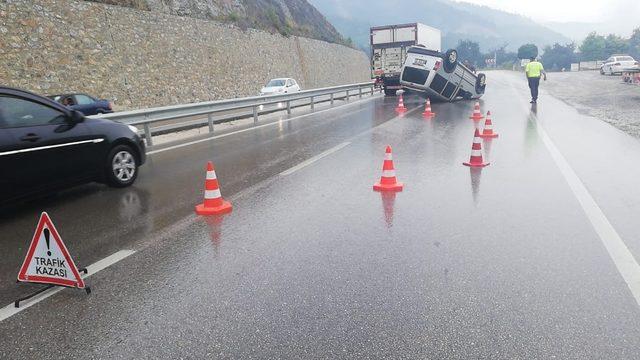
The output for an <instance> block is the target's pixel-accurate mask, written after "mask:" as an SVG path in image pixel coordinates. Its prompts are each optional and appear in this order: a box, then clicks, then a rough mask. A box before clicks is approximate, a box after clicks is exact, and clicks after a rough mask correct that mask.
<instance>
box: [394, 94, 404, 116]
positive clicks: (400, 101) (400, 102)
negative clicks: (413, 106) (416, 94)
mask: <svg viewBox="0 0 640 360" xmlns="http://www.w3.org/2000/svg"><path fill="white" fill-rule="evenodd" d="M396 111H397V112H405V111H407V108H406V107H404V98H403V97H402V94H400V95H399V96H398V106H396Z"/></svg>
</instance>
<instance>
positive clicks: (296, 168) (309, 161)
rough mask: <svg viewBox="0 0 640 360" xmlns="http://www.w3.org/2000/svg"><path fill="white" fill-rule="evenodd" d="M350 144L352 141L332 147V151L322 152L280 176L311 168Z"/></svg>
mask: <svg viewBox="0 0 640 360" xmlns="http://www.w3.org/2000/svg"><path fill="white" fill-rule="evenodd" d="M349 144H351V142H350V141H347V142H343V143H342V144H340V145H337V146H334V147H332V148H331V149H329V150H327V151H324V152H321V153H320V154H318V155H316V156H314V157H312V158H309V159H307V160H305V161H303V162H301V163H300V164H298V165H296V166H294V167H292V168H289V169H288V170H285V171H283V172H281V173H280V176H287V175H291V174H293V173H294V172H296V171H298V170H300V169H302V168H305V167H307V166H309V165H311V164H313V163H314V162H316V161H318V160H320V159H322V158H323V157H325V156H328V155H331V154H333V153H334V152H336V151H338V150H340V149H342V148H343V147H345V146H347V145H349Z"/></svg>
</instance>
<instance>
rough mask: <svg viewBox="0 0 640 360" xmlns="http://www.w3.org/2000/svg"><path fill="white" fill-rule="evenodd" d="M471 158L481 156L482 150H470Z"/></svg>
mask: <svg viewBox="0 0 640 360" xmlns="http://www.w3.org/2000/svg"><path fill="white" fill-rule="evenodd" d="M471 156H482V150H471Z"/></svg>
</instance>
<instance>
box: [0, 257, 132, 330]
mask: <svg viewBox="0 0 640 360" xmlns="http://www.w3.org/2000/svg"><path fill="white" fill-rule="evenodd" d="M133 254H135V251H134V250H120V251H118V252H117V253H115V254H112V255H110V256H107V257H106V258H104V259H102V260H99V261H98V262H96V263H93V264H91V265H89V266H87V271H88V274H87V275H84V276H82V278H83V279H86V278H88V277H90V276H91V275H93V274H95V273H97V272H99V271H101V270H104V269H106V268H108V267H109V266H111V265H113V264H115V263H117V262H119V261H121V260H123V259H125V258H127V257H129V256H131V255H133ZM64 289H66V288H64V287H53V288H51V289H49V290H47V291H44V292H42V293H40V294H38V295H37V296H35V297H33V298H31V299H29V300H25V301H24V302H23V303H21V304H20V307H19V308H16V307H15V306H14V304H13V303H11V304H9V305H7V306H5V307H3V308H2V309H0V322H1V321H3V320H6V319H8V318H10V317H12V316H13V315H15V314H17V313H19V312H21V311H23V310H26V309H28V308H30V307H31V306H33V305H35V304H37V303H39V302H40V301H42V300H45V299H47V298H49V297H51V296H53V295H55V294H57V293H59V292H60V291H62V290H64Z"/></svg>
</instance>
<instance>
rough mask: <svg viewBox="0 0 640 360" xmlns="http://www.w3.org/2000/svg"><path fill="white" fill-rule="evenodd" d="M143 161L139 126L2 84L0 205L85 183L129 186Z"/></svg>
mask: <svg viewBox="0 0 640 360" xmlns="http://www.w3.org/2000/svg"><path fill="white" fill-rule="evenodd" d="M144 162H145V145H144V142H143V141H142V139H141V138H140V136H139V135H138V132H137V129H136V128H135V127H133V126H130V125H125V124H121V123H118V122H114V121H110V120H104V119H94V118H87V117H85V116H84V115H83V114H82V113H81V112H79V111H77V110H73V109H70V108H68V107H66V106H63V105H61V104H59V103H57V102H55V101H53V100H51V99H49V98H47V97H44V96H39V95H36V94H33V93H30V92H27V91H23V90H18V89H13V88H8V87H0V169H2V175H0V207H1V206H2V205H5V204H7V203H13V202H15V201H17V200H22V199H24V198H26V197H31V196H33V195H41V194H47V193H49V192H52V191H57V190H61V189H63V188H66V187H69V186H73V185H76V184H79V183H84V182H92V181H99V182H104V183H106V184H108V185H110V186H113V187H126V186H129V185H131V184H133V183H134V181H135V180H136V178H137V176H138V167H139V166H140V165H142V164H144Z"/></svg>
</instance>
